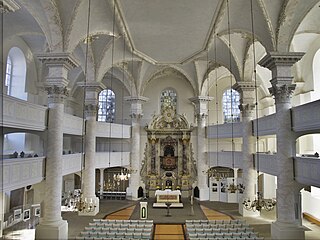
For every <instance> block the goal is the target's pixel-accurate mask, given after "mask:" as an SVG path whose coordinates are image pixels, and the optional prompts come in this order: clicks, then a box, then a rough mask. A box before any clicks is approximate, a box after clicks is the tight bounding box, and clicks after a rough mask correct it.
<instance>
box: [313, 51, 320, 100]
mask: <svg viewBox="0 0 320 240" xmlns="http://www.w3.org/2000/svg"><path fill="white" fill-rule="evenodd" d="M312 72H313V79H312V80H313V89H314V93H313V99H311V100H312V101H313V100H318V99H320V48H319V49H318V50H317V52H316V54H315V55H314V58H313V61H312Z"/></svg>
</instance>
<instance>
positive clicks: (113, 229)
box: [82, 227, 152, 235]
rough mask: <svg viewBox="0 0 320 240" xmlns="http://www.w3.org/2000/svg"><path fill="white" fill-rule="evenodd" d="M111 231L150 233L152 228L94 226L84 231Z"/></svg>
mask: <svg viewBox="0 0 320 240" xmlns="http://www.w3.org/2000/svg"><path fill="white" fill-rule="evenodd" d="M107 232H108V233H109V232H111V233H112V232H122V233H126V232H128V233H135V232H145V233H150V232H152V228H92V227H85V228H84V231H83V232H82V233H83V234H84V233H89V235H90V233H92V234H96V233H107Z"/></svg>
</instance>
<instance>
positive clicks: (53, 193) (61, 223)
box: [35, 53, 77, 239]
mask: <svg viewBox="0 0 320 240" xmlns="http://www.w3.org/2000/svg"><path fill="white" fill-rule="evenodd" d="M38 58H39V59H40V61H42V62H43V63H45V64H46V66H47V67H48V69H49V71H48V76H47V77H46V83H45V88H46V90H47V92H48V107H49V114H48V116H49V119H48V150H47V158H46V180H45V185H46V187H45V189H46V191H45V198H44V201H43V206H42V209H43V212H42V217H41V218H40V224H39V225H38V226H37V228H36V235H35V236H36V239H67V238H68V223H67V221H65V220H62V218H61V194H62V167H63V166H62V148H63V115H64V100H65V98H66V97H67V95H68V90H67V87H66V86H67V84H68V80H67V76H68V71H69V70H70V69H71V68H72V67H75V66H77V63H76V61H75V60H74V59H73V58H72V57H71V56H70V55H69V54H66V53H49V54H42V55H39V56H38Z"/></svg>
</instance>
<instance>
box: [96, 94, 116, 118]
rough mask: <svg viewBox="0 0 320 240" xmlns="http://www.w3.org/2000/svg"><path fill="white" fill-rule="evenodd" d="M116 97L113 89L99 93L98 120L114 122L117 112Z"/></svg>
mask: <svg viewBox="0 0 320 240" xmlns="http://www.w3.org/2000/svg"><path fill="white" fill-rule="evenodd" d="M115 103H116V98H115V94H114V92H113V91H112V90H110V89H106V90H103V91H101V92H100V93H99V110H98V121H100V122H111V123H112V122H113V121H114V118H115V112H116V106H115V105H116V104H115Z"/></svg>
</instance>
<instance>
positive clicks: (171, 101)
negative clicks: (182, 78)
mask: <svg viewBox="0 0 320 240" xmlns="http://www.w3.org/2000/svg"><path fill="white" fill-rule="evenodd" d="M160 104H161V109H164V108H166V107H167V106H173V107H174V109H176V107H177V93H176V91H174V90H173V89H165V90H163V91H162V92H161V97H160Z"/></svg>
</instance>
